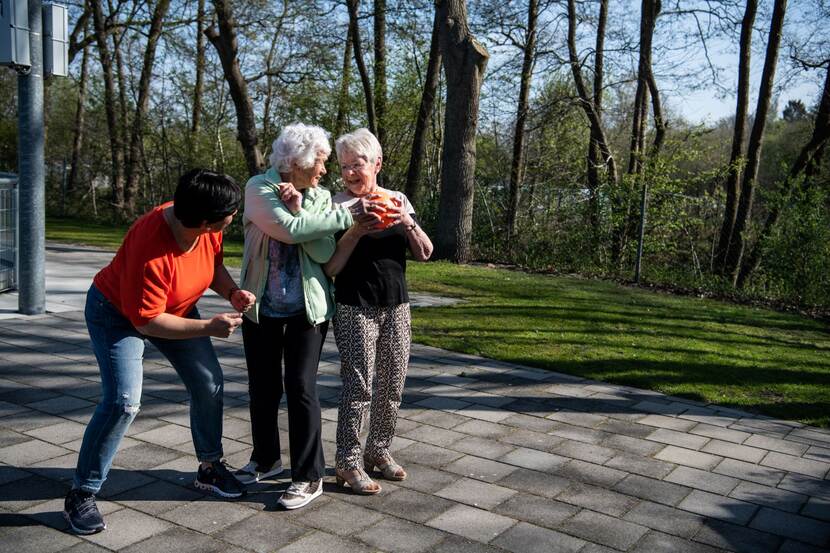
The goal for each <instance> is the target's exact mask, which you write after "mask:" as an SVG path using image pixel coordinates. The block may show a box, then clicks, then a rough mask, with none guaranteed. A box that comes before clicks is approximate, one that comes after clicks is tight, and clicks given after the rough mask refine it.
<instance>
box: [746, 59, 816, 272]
mask: <svg viewBox="0 0 830 553" xmlns="http://www.w3.org/2000/svg"><path fill="white" fill-rule="evenodd" d="M828 140H830V66H828V69H827V73H826V75H825V78H824V89H823V91H822V94H821V102H820V103H819V108H818V114H817V115H816V123H815V126H814V127H813V134H812V136H811V137H810V140H809V141H808V142H807V144H805V145H804V147H803V148H801V152H800V153H799V154H798V157H797V158H796V160H795V161H794V162H793V165H792V167H790V172H789V174H788V175H787V179H786V180H785V181H784V186H783V191H782V192H783V196H784V198H787V197H788V196H789V195H790V193H791V191H792V188H793V186H795V185H796V184H797V183H798V180H799V177H800V176H801V175H802V174H805V175H806V174H807V172H808V170H810V171H809V172H810V173H814V172H815V171H816V170H817V168H818V167H819V163H820V160H821V154H822V153H823V151H824V146H825V145H826V144H827V142H828ZM810 176H812V175H810ZM784 205H785V200H783V199H782V201H781V202H778V203H776V204H775V205H773V206H772V207H771V208H770V211H769V214H768V215H767V219H766V221H765V222H764V227H763V229H761V234H760V235H759V236H758V240H756V241H755V246H754V247H753V248H752V250H751V252H750V253H749V255H748V256H747V257H746V259H745V260H744V262H743V264H742V266H741V270H740V272H739V273H738V279H737V287H738V288H741V287H743V285H744V284H745V283H746V281H747V279H748V278H749V276H750V275H751V274H752V273H753V272H754V271H755V270H756V269H757V268H758V267H759V266H760V264H761V254H762V253H763V249H764V246H765V244H766V242H767V240H768V239H769V237H770V235H771V234H772V230H773V228H775V224H776V223H777V222H778V218H779V217H780V216H781V210H782V208H783V207H784Z"/></svg>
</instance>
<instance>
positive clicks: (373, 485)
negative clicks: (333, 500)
mask: <svg viewBox="0 0 830 553" xmlns="http://www.w3.org/2000/svg"><path fill="white" fill-rule="evenodd" d="M334 474H335V480H336V482H337V485H338V486H340V487H341V488H345V487H346V484H348V485H349V487H350V488H351V489H352V492H354V493H356V494H358V495H375V494H376V493H380V490H381V487H380V484H378V483H377V482H375V481H374V480H372V479H371V478H369V475H368V474H366V473H365V472H364V471H363V469H361V468H356V469H353V470H340V469H336V470H335V471H334Z"/></svg>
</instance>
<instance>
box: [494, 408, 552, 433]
mask: <svg viewBox="0 0 830 553" xmlns="http://www.w3.org/2000/svg"><path fill="white" fill-rule="evenodd" d="M501 424H505V425H507V426H514V427H516V428H523V429H525V430H532V431H534V432H543V433H548V432H550V431H551V430H553V429H554V428H555V427H556V426H557V424H558V423H556V422H554V421H551V420H548V419H546V418H543V417H533V416H530V415H525V414H522V413H514V414H512V415H510V416H509V417H507V418H505V419H504V420H502V421H501Z"/></svg>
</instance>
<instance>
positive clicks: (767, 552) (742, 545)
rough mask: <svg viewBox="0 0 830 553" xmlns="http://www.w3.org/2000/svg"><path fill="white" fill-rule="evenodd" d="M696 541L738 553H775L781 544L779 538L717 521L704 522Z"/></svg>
mask: <svg viewBox="0 0 830 553" xmlns="http://www.w3.org/2000/svg"><path fill="white" fill-rule="evenodd" d="M694 539H695V540H696V541H699V542H702V543H706V544H709V545H712V546H714V547H718V548H721V549H726V550H728V551H735V552H736V553H773V552H774V551H776V550H777V549H778V546H779V545H780V543H781V538H779V537H778V536H774V535H772V534H768V533H767V532H760V531H758V530H753V529H752V528H747V527H745V526H737V525H735V524H731V523H729V522H724V521H721V520H715V519H706V520H704V521H703V525H702V526H701V528H700V531H699V532H698V533H697V535H696V536H695V538H694Z"/></svg>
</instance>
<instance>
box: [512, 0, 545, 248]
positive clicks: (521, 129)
mask: <svg viewBox="0 0 830 553" xmlns="http://www.w3.org/2000/svg"><path fill="white" fill-rule="evenodd" d="M538 12H539V4H538V2H537V0H528V4H527V31H526V32H527V36H526V40H525V44H524V48H523V50H524V52H523V54H524V55H523V57H522V75H521V79H520V83H519V105H518V107H517V109H516V129H515V131H514V133H513V158H512V160H511V162H510V197H509V198H508V202H507V244H508V247H510V248H511V249H512V244H513V237H514V235H515V233H516V212H517V211H518V209H519V189H520V188H521V186H522V182H523V181H524V162H525V155H524V154H525V124H526V123H527V112H528V104H529V101H530V81H531V79H532V78H533V65H534V62H535V59H536V19H537V17H538V15H539V13H538Z"/></svg>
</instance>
